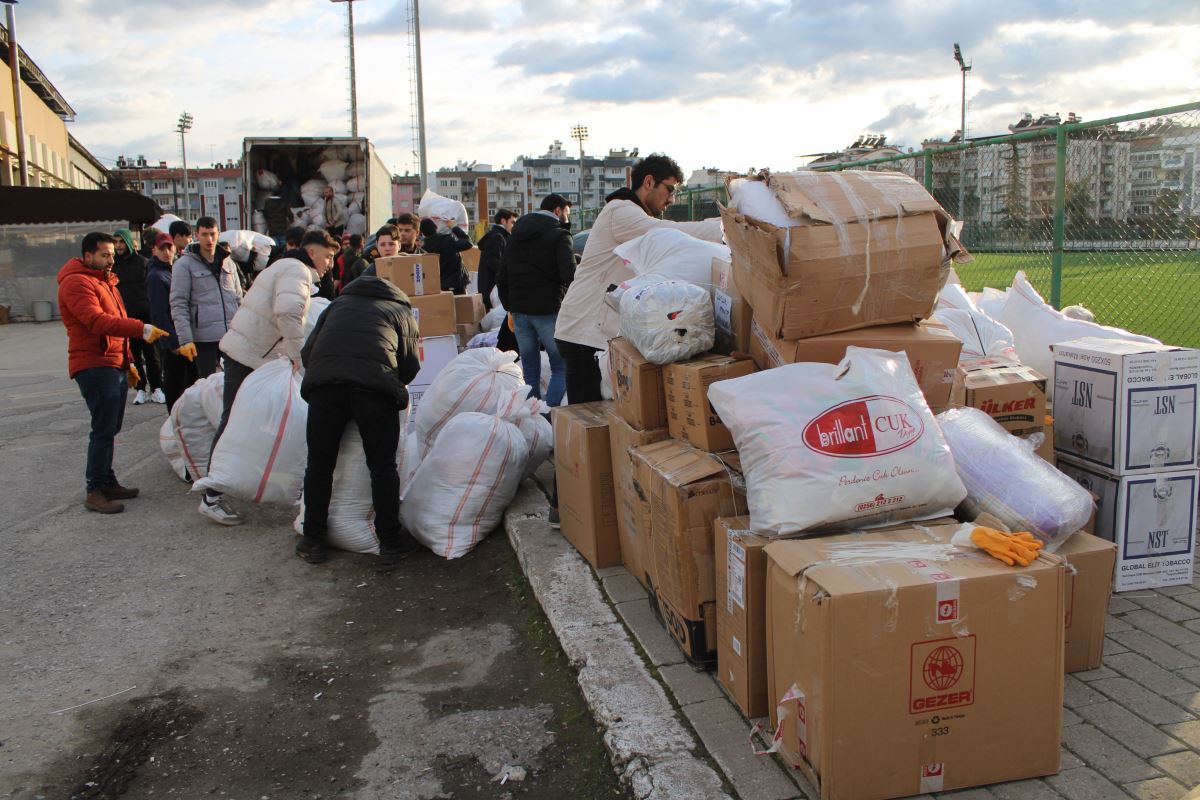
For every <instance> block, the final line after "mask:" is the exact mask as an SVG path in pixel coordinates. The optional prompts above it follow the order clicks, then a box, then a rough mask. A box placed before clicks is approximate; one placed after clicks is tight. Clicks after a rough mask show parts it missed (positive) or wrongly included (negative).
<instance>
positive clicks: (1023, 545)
mask: <svg viewBox="0 0 1200 800" xmlns="http://www.w3.org/2000/svg"><path fill="white" fill-rule="evenodd" d="M971 543H972V544H974V545H975V546H976V547H978V548H979V549H980V550H982V551H984V552H985V553H987V554H988V555H990V556H992V557H993V558H998V559H999V560H1001V561H1003V562H1004V563H1005V564H1008V565H1009V566H1010V567H1011V566H1015V565H1017V564H1020V565H1021V566H1022V567H1028V566H1029V565H1030V564H1032V563H1033V562H1034V560H1035V559H1036V558H1037V557H1038V552H1039V551H1040V550H1041V549H1042V540H1041V539H1038V538H1037V537H1036V536H1034V535H1033V534H1032V533H1029V532H1028V531H1021V532H1020V533H1004V532H1002V531H998V530H995V529H994V528H982V527H976V528H975V529H974V530H972V531H971Z"/></svg>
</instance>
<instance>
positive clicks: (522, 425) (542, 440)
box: [497, 390, 554, 478]
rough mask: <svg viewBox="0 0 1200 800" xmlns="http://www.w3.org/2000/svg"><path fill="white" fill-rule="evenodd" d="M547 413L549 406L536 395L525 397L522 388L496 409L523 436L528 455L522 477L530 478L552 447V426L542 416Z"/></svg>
mask: <svg viewBox="0 0 1200 800" xmlns="http://www.w3.org/2000/svg"><path fill="white" fill-rule="evenodd" d="M549 413H550V406H548V405H546V403H545V402H544V401H542V400H539V399H538V398H536V397H525V392H524V391H523V390H517V391H514V392H513V393H512V396H511V398H510V399H509V400H508V401H507V402H505V403H504V407H503V408H501V409H500V410H498V411H497V414H498V415H499V416H500V417H501V418H503V419H506V420H508V421H509V422H511V423H512V424H513V425H515V426H516V427H517V430H519V431H520V432H521V435H522V436H524V437H525V444H526V445H527V446H528V448H529V455H528V458H526V460H525V471H524V472H523V473H522V475H521V477H522V478H532V477H533V474H534V473H535V472H537V468H538V467H540V466H541V464H542V462H543V461H545V460H546V458H547V457H549V455H550V451H552V450H553V449H554V428H553V427H552V426H551V425H550V420H548V419H546V418H545V417H544V416H542V415H543V414H549Z"/></svg>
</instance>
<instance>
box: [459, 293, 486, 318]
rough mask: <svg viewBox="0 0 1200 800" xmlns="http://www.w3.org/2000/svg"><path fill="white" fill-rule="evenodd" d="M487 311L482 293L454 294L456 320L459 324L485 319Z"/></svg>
mask: <svg viewBox="0 0 1200 800" xmlns="http://www.w3.org/2000/svg"><path fill="white" fill-rule="evenodd" d="M486 313H487V311H486V310H485V309H484V307H483V295H481V294H456V295H454V322H455V324H457V325H471V324H474V323H478V322H479V321H480V320H482V319H483V315H484V314H486Z"/></svg>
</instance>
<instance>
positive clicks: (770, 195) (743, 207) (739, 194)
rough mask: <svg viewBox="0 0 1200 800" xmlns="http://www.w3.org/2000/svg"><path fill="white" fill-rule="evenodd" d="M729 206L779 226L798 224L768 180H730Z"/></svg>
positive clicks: (746, 214) (740, 212)
mask: <svg viewBox="0 0 1200 800" xmlns="http://www.w3.org/2000/svg"><path fill="white" fill-rule="evenodd" d="M729 207H730V208H732V209H734V210H735V211H737V212H738V213H739V214H744V215H745V216H747V217H753V218H754V219H756V220H758V221H759V222H766V223H767V224H769V225H774V226H775V227H777V228H787V227H790V226H792V225H795V224H796V223H795V221H794V220H793V219H792V218H791V217H789V216H788V213H787V209H785V208H784V207H783V203H781V202H779V198H778V197H776V196H775V192H773V191H772V190H771V187H770V186H768V185H767V182H766V181H758V180H751V179H749V178H737V179H735V180H732V181H730V182H729ZM725 260H726V261H728V260H729V259H728V258H726V259H725Z"/></svg>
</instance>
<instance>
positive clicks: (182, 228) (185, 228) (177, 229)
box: [167, 219, 192, 238]
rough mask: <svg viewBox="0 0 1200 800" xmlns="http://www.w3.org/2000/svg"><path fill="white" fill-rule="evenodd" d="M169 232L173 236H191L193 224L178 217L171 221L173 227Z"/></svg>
mask: <svg viewBox="0 0 1200 800" xmlns="http://www.w3.org/2000/svg"><path fill="white" fill-rule="evenodd" d="M167 232H168V233H169V234H171V237H172V238H174V237H176V236H191V235H192V226H191V225H188V224H187V223H186V222H184V221H183V220H181V219H177V220H175V221H174V222H172V223H171V227H170V228H168V229H167Z"/></svg>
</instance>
